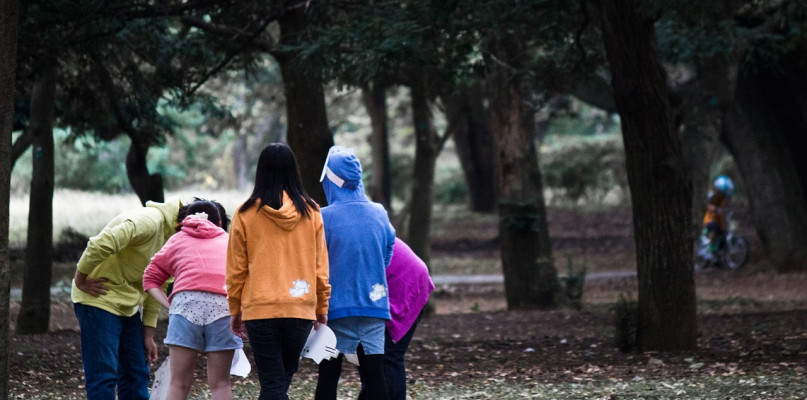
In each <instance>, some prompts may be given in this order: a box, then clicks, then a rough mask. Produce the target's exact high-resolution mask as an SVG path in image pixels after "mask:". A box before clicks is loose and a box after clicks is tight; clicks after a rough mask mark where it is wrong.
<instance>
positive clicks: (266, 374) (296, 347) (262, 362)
mask: <svg viewBox="0 0 807 400" xmlns="http://www.w3.org/2000/svg"><path fill="white" fill-rule="evenodd" d="M246 326H247V333H248V334H249V342H250V344H251V346H252V354H253V356H254V358H255V367H256V368H257V369H258V379H259V380H260V383H261V394H260V397H258V399H259V400H288V398H289V396H288V394H287V393H288V390H289V386H290V385H291V378H292V376H294V373H295V372H297V367H298V366H299V364H300V352H302V351H303V346H305V342H306V340H308V334H309V333H310V332H311V328H312V326H313V325H312V323H311V321H309V320H305V319H297V318H272V319H258V320H249V321H246Z"/></svg>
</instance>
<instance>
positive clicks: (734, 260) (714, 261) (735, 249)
mask: <svg viewBox="0 0 807 400" xmlns="http://www.w3.org/2000/svg"><path fill="white" fill-rule="evenodd" d="M726 218H727V219H728V216H726ZM728 221H729V223H727V225H728V227H729V229H728V231H727V232H726V234H725V235H723V237H721V238H719V239H717V240H720V243H718V245H717V250H715V251H714V252H712V250H711V247H712V246H711V240H710V239H709V236H708V234H707V232H705V230H704V232H702V233H701V235H700V237H699V238H698V241H697V242H696V243H695V271H702V270H704V269H706V268H709V267H717V268H728V269H737V268H740V267H742V266H743V265H745V263H746V262H747V261H748V252H749V249H748V241H746V240H745V239H744V238H742V237H741V236H739V235H737V234H736V233H735V232H734V231H735V226H734V224H733V223H731V221H730V220H728Z"/></svg>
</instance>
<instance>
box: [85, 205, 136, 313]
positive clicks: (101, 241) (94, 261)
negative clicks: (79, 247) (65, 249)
mask: <svg viewBox="0 0 807 400" xmlns="http://www.w3.org/2000/svg"><path fill="white" fill-rule="evenodd" d="M135 232H136V230H135V227H134V223H133V222H132V221H131V220H125V221H123V222H121V223H120V224H117V225H115V226H111V227H106V228H104V230H102V231H101V233H99V234H98V235H95V236H93V237H91V238H90V240H89V241H88V242H87V247H86V248H85V249H84V252H83V253H82V254H81V258H80V259H79V260H78V263H77V264H76V274H75V276H74V277H73V279H74V282H75V284H76V287H77V288H78V289H79V290H81V291H82V292H85V293H88V294H90V295H92V296H95V297H98V296H103V295H105V294H106V293H107V291H108V290H109V287H107V286H106V285H105V283H106V282H108V281H109V280H108V279H106V278H104V277H100V278H90V277H89V276H90V274H92V272H93V271H94V270H95V268H96V267H98V265H100V264H101V263H102V262H104V261H105V260H106V259H107V258H109V257H110V256H112V255H113V254H117V253H119V252H120V251H121V249H123V248H124V247H126V245H128V244H129V241H130V240H131V239H132V237H134V235H135Z"/></svg>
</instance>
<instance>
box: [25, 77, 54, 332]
mask: <svg viewBox="0 0 807 400" xmlns="http://www.w3.org/2000/svg"><path fill="white" fill-rule="evenodd" d="M48 64H49V66H48V67H45V68H46V69H45V70H44V71H41V72H40V73H39V74H37V77H36V82H35V83H34V87H33V90H32V92H31V124H30V126H29V127H28V129H30V130H31V145H32V147H33V154H32V157H31V160H32V162H33V172H32V176H31V192H30V195H29V203H28V204H29V206H28V237H27V241H26V243H27V244H26V250H25V274H24V277H23V286H22V303H21V305H20V313H19V315H18V316H17V330H16V332H17V333H18V334H34V333H46V332H47V331H48V325H49V322H50V283H51V274H52V270H53V176H54V175H53V173H54V171H53V119H54V102H55V98H56V63H55V62H51V63H48Z"/></svg>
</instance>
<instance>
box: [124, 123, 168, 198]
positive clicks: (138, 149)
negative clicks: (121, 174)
mask: <svg viewBox="0 0 807 400" xmlns="http://www.w3.org/2000/svg"><path fill="white" fill-rule="evenodd" d="M129 138H130V139H132V144H131V145H130V146H129V151H128V152H127V153H126V176H127V177H128V178H129V184H130V185H132V189H133V190H134V191H135V193H136V194H137V197H138V198H139V199H140V204H143V205H146V202H147V201H149V200H151V201H156V202H159V203H162V202H163V201H165V193H164V191H163V177H162V175H160V174H150V173H149V169H148V164H147V161H146V156H147V155H148V151H149V146H148V145H147V144H143V143H141V142H140V138H139V137H136V136H133V135H129Z"/></svg>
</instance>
